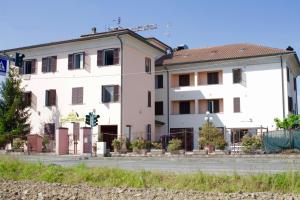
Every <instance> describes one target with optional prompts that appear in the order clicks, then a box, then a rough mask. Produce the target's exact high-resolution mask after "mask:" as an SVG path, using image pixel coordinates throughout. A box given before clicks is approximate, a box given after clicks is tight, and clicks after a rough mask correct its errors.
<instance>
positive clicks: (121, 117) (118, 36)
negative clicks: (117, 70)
mask: <svg viewBox="0 0 300 200" xmlns="http://www.w3.org/2000/svg"><path fill="white" fill-rule="evenodd" d="M117 38H118V39H119V41H120V45H121V49H120V50H121V87H120V89H121V110H120V138H121V139H123V134H122V132H123V74H124V72H123V70H124V69H123V62H124V61H123V41H122V39H121V38H120V35H117Z"/></svg>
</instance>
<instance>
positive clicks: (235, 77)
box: [232, 68, 242, 84]
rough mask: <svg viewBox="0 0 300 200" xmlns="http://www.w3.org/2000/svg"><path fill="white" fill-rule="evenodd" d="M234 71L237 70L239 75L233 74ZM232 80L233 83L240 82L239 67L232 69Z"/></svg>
mask: <svg viewBox="0 0 300 200" xmlns="http://www.w3.org/2000/svg"><path fill="white" fill-rule="evenodd" d="M236 72H239V77H238V78H237V76H236V74H235V73H236ZM232 82H233V84H239V83H242V69H241V68H235V69H232Z"/></svg>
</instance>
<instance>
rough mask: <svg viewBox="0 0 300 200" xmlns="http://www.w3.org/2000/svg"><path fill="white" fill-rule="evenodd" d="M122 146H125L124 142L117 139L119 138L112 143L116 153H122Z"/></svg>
mask: <svg viewBox="0 0 300 200" xmlns="http://www.w3.org/2000/svg"><path fill="white" fill-rule="evenodd" d="M122 144H123V142H122V140H120V139H117V138H116V139H114V140H113V141H112V146H113V147H114V152H115V153H120V151H121V148H122Z"/></svg>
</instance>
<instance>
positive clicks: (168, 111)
mask: <svg viewBox="0 0 300 200" xmlns="http://www.w3.org/2000/svg"><path fill="white" fill-rule="evenodd" d="M164 68H165V70H166V71H167V114H168V115H167V119H168V120H167V121H168V136H170V100H169V99H170V92H169V70H168V68H167V67H164Z"/></svg>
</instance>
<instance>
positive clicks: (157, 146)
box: [151, 142, 162, 149]
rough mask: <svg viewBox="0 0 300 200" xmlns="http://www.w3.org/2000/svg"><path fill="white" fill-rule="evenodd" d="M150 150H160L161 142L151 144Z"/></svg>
mask: <svg viewBox="0 0 300 200" xmlns="http://www.w3.org/2000/svg"><path fill="white" fill-rule="evenodd" d="M151 148H152V149H162V144H161V142H152V144H151Z"/></svg>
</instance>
